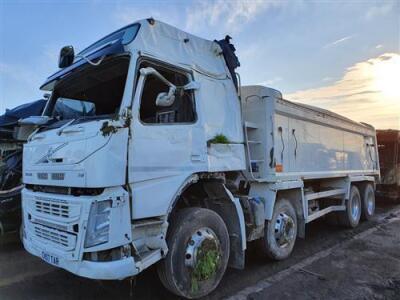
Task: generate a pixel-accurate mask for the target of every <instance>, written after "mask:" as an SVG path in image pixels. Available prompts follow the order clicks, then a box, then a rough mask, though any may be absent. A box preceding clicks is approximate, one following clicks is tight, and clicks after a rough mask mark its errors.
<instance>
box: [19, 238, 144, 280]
mask: <svg viewBox="0 0 400 300" xmlns="http://www.w3.org/2000/svg"><path fill="white" fill-rule="evenodd" d="M23 242H24V247H25V249H26V251H28V252H29V253H31V254H33V255H35V256H38V257H40V258H42V257H43V253H47V254H51V255H53V256H54V257H57V258H58V263H57V264H53V265H55V266H56V267H59V268H62V269H65V270H67V271H69V272H71V273H73V274H75V275H78V276H82V277H86V278H91V279H100V280H122V279H125V278H127V277H131V276H134V275H136V274H137V273H138V269H137V268H136V266H135V261H134V259H133V257H128V258H124V259H121V260H116V261H110V262H93V261H86V260H79V261H72V260H69V259H65V258H64V257H62V256H59V255H60V254H55V253H57V251H56V249H49V248H48V247H41V246H39V245H37V244H34V243H31V242H29V241H28V240H27V239H26V238H24V241H23Z"/></svg>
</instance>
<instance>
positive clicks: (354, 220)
mask: <svg viewBox="0 0 400 300" xmlns="http://www.w3.org/2000/svg"><path fill="white" fill-rule="evenodd" d="M361 206H362V205H361V196H360V192H359V190H358V188H357V187H356V186H355V185H352V186H351V189H350V197H349V199H348V200H347V201H346V210H345V211H342V212H339V213H338V216H339V222H340V224H341V225H343V226H346V227H349V228H354V227H357V225H358V223H359V222H360V217H361Z"/></svg>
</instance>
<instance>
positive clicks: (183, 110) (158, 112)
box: [139, 63, 196, 124]
mask: <svg viewBox="0 0 400 300" xmlns="http://www.w3.org/2000/svg"><path fill="white" fill-rule="evenodd" d="M149 66H151V67H152V68H154V69H156V70H157V71H158V72H159V73H160V74H161V75H162V76H164V77H165V78H166V79H167V80H168V81H169V82H171V83H173V84H174V85H175V86H176V87H177V89H176V92H175V100H174V101H173V103H172V104H171V105H169V106H158V105H157V104H156V99H157V96H158V95H159V94H160V93H167V92H168V90H169V87H168V85H167V84H165V83H164V82H163V81H162V80H161V79H159V78H157V77H155V76H147V77H146V80H145V84H144V87H143V92H142V96H141V102H140V112H139V113H140V120H141V121H142V122H143V123H147V124H166V123H169V124H170V123H193V122H195V120H196V114H195V105H194V95H193V90H184V89H183V88H181V87H183V86H185V85H186V84H187V83H189V77H188V76H189V74H185V73H183V72H180V71H176V70H173V69H169V68H166V67H160V66H154V65H151V64H149V63H142V64H141V66H140V67H141V68H143V67H149Z"/></svg>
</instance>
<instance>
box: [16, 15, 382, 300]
mask: <svg viewBox="0 0 400 300" xmlns="http://www.w3.org/2000/svg"><path fill="white" fill-rule="evenodd" d="M61 54H62V55H61V56H60V66H62V67H63V68H62V69H61V70H60V71H59V72H57V73H55V74H54V75H52V76H51V77H49V78H48V79H47V80H46V82H45V83H44V85H43V86H42V89H44V90H48V91H51V93H52V95H51V98H50V100H49V102H48V104H47V107H46V109H45V112H44V114H43V116H41V117H38V118H36V119H34V120H31V122H30V123H31V124H32V125H33V126H36V127H37V129H36V131H35V132H34V133H33V134H32V135H31V136H30V138H29V141H28V143H27V144H26V145H25V146H24V157H23V180H24V184H25V188H24V190H23V192H22V198H23V219H24V239H23V240H24V246H25V248H26V249H27V250H28V251H29V252H30V253H32V254H34V255H36V256H39V257H41V258H42V259H43V260H45V261H46V262H48V263H50V264H53V265H56V266H58V267H61V268H64V269H66V270H68V271H70V272H72V273H74V274H77V275H80V276H84V277H88V278H93V279H124V278H129V277H132V276H135V275H136V274H138V273H140V272H141V271H143V270H145V269H146V268H147V267H149V266H151V265H153V264H156V263H157V264H158V273H159V276H160V279H161V281H162V282H163V284H164V285H165V286H166V287H167V288H168V289H169V290H170V291H172V292H173V293H175V294H177V295H179V296H183V297H186V298H198V297H201V296H204V295H206V294H208V293H210V292H211V291H212V290H214V289H215V288H216V286H217V285H218V283H219V282H220V280H221V278H222V276H223V274H224V272H225V270H226V268H227V266H228V265H229V266H231V267H235V268H243V267H244V254H245V249H246V244H247V242H248V241H252V240H257V239H258V240H260V241H261V243H260V244H261V245H262V247H261V248H260V251H263V252H264V253H265V254H266V255H268V256H270V257H272V258H275V259H284V258H286V257H288V256H289V255H290V253H291V251H292V249H293V246H294V243H295V240H296V237H297V236H304V227H305V224H306V223H308V222H311V221H312V220H315V219H317V218H319V217H321V216H323V215H326V214H328V213H330V216H333V217H335V218H336V217H337V218H338V219H340V221H341V222H342V223H343V224H345V225H347V226H351V227H354V226H356V225H357V224H358V222H359V220H360V218H361V217H364V218H369V217H370V216H372V214H373V210H374V204H375V203H374V197H373V192H374V182H375V179H376V178H377V177H378V176H379V165H378V163H377V157H376V146H375V145H376V138H375V130H374V129H373V128H372V127H371V126H368V125H363V124H360V123H356V122H353V121H350V120H348V119H345V118H343V117H340V116H338V115H335V114H333V113H330V112H327V111H323V110H320V109H316V108H313V107H309V106H305V105H298V104H294V103H291V102H289V101H286V100H283V99H282V95H281V94H280V93H279V92H278V91H275V90H272V89H268V88H265V87H256V86H252V87H245V88H241V87H239V86H238V83H237V80H236V77H235V76H236V74H235V73H234V69H235V67H236V66H238V61H237V59H236V56H235V55H234V47H233V45H231V44H230V43H229V37H227V38H226V39H225V40H222V41H218V42H217V41H214V42H213V41H208V40H204V39H201V38H199V37H196V36H193V35H191V34H188V33H186V32H183V31H181V30H179V29H176V28H174V27H172V26H169V25H167V24H164V23H162V22H159V21H155V20H153V19H148V20H142V21H139V22H137V23H135V24H133V25H129V26H127V27H125V28H122V29H121V30H118V31H116V32H114V33H112V34H110V35H108V36H106V37H105V38H103V39H101V40H100V41H98V42H96V43H94V44H93V45H92V46H90V47H88V48H87V49H85V50H83V51H82V52H80V53H79V54H77V55H73V49H72V48H71V47H67V48H64V49H63V50H62V53H61ZM239 95H241V97H240V96H239ZM60 106H61V107H63V108H64V109H63V110H62V112H60V111H58V110H57V109H56V108H57V107H60ZM26 123H29V120H28V121H26ZM332 138H333V140H332ZM311 151H314V153H315V157H316V161H313V162H310V158H309V155H310V153H311ZM371 193H372V194H371ZM321 200H326V201H321Z"/></svg>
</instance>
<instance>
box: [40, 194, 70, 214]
mask: <svg viewBox="0 0 400 300" xmlns="http://www.w3.org/2000/svg"><path fill="white" fill-rule="evenodd" d="M35 210H36V212H38V213H42V214H48V215H52V216H56V217H62V218H69V217H70V213H69V206H68V205H66V204H64V203H56V202H51V201H46V200H38V197H37V198H36V200H35Z"/></svg>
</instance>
